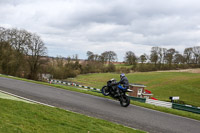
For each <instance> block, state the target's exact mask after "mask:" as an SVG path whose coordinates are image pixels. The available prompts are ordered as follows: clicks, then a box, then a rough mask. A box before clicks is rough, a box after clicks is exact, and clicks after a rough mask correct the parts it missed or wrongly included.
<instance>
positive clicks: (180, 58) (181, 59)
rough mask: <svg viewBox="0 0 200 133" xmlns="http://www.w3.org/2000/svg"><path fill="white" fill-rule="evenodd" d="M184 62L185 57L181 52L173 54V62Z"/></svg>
mask: <svg viewBox="0 0 200 133" xmlns="http://www.w3.org/2000/svg"><path fill="white" fill-rule="evenodd" d="M184 62H185V59H184V57H183V55H182V54H179V53H176V54H175V55H174V63H175V64H183V63H184Z"/></svg>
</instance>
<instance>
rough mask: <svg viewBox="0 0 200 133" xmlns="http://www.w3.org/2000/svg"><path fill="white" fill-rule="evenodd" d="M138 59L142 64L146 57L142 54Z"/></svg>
mask: <svg viewBox="0 0 200 133" xmlns="http://www.w3.org/2000/svg"><path fill="white" fill-rule="evenodd" d="M139 59H140V61H141V63H142V64H143V63H144V62H145V61H146V60H147V55H146V54H143V55H141V56H140V58H139Z"/></svg>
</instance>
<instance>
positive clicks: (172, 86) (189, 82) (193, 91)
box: [71, 72, 200, 106]
mask: <svg viewBox="0 0 200 133" xmlns="http://www.w3.org/2000/svg"><path fill="white" fill-rule="evenodd" d="M126 76H127V77H128V79H129V82H130V83H140V84H144V85H146V86H147V88H146V89H148V90H150V91H152V93H153V94H154V97H155V98H157V99H159V100H164V101H169V97H170V96H180V100H181V101H184V102H185V103H186V104H190V105H194V106H200V102H199V101H200V74H196V73H186V72H144V73H130V74H126ZM111 78H115V79H117V80H119V79H120V78H119V74H114V73H99V74H86V75H79V76H78V77H77V78H75V79H71V81H73V82H78V83H81V84H83V85H87V86H92V87H97V88H101V87H102V86H103V85H105V84H106V82H107V81H108V80H109V79H111Z"/></svg>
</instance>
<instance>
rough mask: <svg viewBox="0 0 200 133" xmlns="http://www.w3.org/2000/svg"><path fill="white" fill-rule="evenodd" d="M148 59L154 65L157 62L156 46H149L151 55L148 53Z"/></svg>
mask: <svg viewBox="0 0 200 133" xmlns="http://www.w3.org/2000/svg"><path fill="white" fill-rule="evenodd" d="M150 60H151V62H153V63H154V64H155V67H156V65H157V62H158V47H152V48H151V55H150Z"/></svg>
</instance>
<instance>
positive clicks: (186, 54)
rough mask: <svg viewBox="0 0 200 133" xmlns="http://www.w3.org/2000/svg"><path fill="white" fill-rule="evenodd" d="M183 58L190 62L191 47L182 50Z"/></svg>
mask: <svg viewBox="0 0 200 133" xmlns="http://www.w3.org/2000/svg"><path fill="white" fill-rule="evenodd" d="M184 58H185V60H186V63H187V64H189V63H192V48H191V47H190V48H185V50H184Z"/></svg>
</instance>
